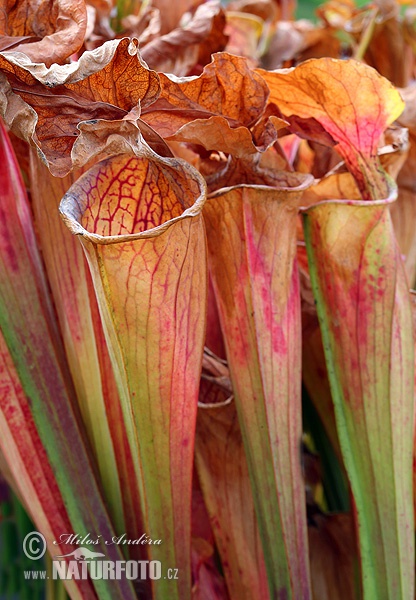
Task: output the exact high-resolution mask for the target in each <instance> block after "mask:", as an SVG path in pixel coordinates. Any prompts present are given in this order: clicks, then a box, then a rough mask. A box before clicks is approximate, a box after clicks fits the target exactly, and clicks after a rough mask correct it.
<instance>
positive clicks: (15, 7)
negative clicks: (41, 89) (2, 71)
mask: <svg viewBox="0 0 416 600" xmlns="http://www.w3.org/2000/svg"><path fill="white" fill-rule="evenodd" d="M2 4H3V5H2V11H4V13H5V15H6V16H5V18H4V19H2V20H0V35H3V38H0V48H1V49H2V50H4V49H6V47H8V48H11V47H12V46H13V51H15V52H24V54H26V55H27V56H28V57H29V58H30V59H31V60H32V61H33V62H34V63H45V64H46V65H47V66H50V65H52V64H53V63H63V62H65V60H66V59H67V58H69V57H70V56H71V54H74V52H77V50H79V48H80V47H81V46H82V43H83V41H84V35H85V31H86V27H87V13H86V9H85V2H83V0H75V2H66V1H65V0H23V2H21V1H19V2H14V1H12V0H7V1H6V2H5V3H2ZM5 5H6V6H5ZM23 36H24V37H26V39H23V40H22V39H19V38H20V37H23ZM14 37H17V41H18V42H22V41H23V42H24V43H18V45H15V43H14V42H15V40H14V39H13V38H14ZM41 38H43V39H41Z"/></svg>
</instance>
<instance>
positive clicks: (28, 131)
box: [0, 38, 159, 176]
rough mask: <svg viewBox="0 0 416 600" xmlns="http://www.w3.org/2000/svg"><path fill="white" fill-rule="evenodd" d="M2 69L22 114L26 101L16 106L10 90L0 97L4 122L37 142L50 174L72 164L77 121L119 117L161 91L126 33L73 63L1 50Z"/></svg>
mask: <svg viewBox="0 0 416 600" xmlns="http://www.w3.org/2000/svg"><path fill="white" fill-rule="evenodd" d="M0 68H1V70H2V71H3V73H4V74H5V76H6V77H7V79H8V81H9V84H10V86H11V89H12V90H13V92H14V93H15V94H17V95H18V96H19V97H20V98H21V99H22V100H23V101H24V102H25V103H26V112H25V113H24V105H22V104H20V106H19V107H18V109H16V107H15V103H13V102H12V101H11V100H13V98H12V99H10V94H9V95H7V94H6V95H5V96H3V97H2V98H0V105H1V108H2V111H3V113H4V114H5V118H6V121H7V123H8V124H9V125H11V128H12V129H14V130H15V133H18V134H19V135H20V137H25V138H26V139H28V140H32V141H33V142H35V144H36V145H37V146H38V148H39V150H40V152H41V153H42V154H43V156H44V158H45V161H46V162H47V163H48V164H49V168H50V169H51V171H52V172H53V174H55V175H60V176H61V175H64V174H66V173H67V172H68V171H69V170H70V169H71V166H72V162H71V152H72V149H73V146H74V144H75V142H76V140H77V136H78V134H79V128H78V125H79V123H80V122H85V121H89V122H90V124H94V123H93V122H94V121H95V120H98V119H100V120H110V121H114V120H122V119H123V118H124V117H125V116H126V115H127V114H128V112H129V111H131V110H133V109H135V108H136V107H137V106H138V104H139V103H140V105H142V106H146V105H147V104H150V103H152V102H153V101H154V100H155V98H157V96H158V93H159V78H158V75H157V74H156V73H155V72H154V71H151V70H149V69H148V68H147V67H146V66H145V65H144V64H143V63H142V62H141V59H140V56H139V54H138V49H137V42H135V41H133V40H132V41H130V40H129V39H127V38H124V39H122V40H112V41H110V42H107V43H105V44H103V46H101V47H100V48H97V49H96V50H93V51H91V52H85V53H84V54H83V55H82V56H81V58H80V60H79V61H78V62H77V63H72V64H69V65H64V66H58V65H55V66H53V67H51V68H49V69H47V68H46V67H45V66H44V65H36V64H33V63H31V62H30V61H28V60H27V59H26V57H24V56H23V55H21V54H16V53H13V52H8V53H3V54H0ZM22 106H23V108H22ZM32 109H33V110H32ZM22 112H23V113H24V114H22ZM136 117H137V115H136ZM84 162H85V161H84Z"/></svg>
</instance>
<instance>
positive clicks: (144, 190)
mask: <svg viewBox="0 0 416 600" xmlns="http://www.w3.org/2000/svg"><path fill="white" fill-rule="evenodd" d="M205 199H206V185H205V181H204V179H203V177H202V176H201V175H200V174H199V173H198V172H197V171H196V170H195V169H194V168H193V167H192V166H191V165H189V164H188V163H186V162H185V161H183V160H180V159H171V158H161V157H157V158H156V157H155V158H154V159H149V157H148V156H146V157H138V156H134V155H125V154H120V155H117V156H113V157H111V158H108V159H106V160H104V161H102V162H100V163H97V164H96V165H94V166H93V167H92V168H91V169H90V170H89V171H88V172H87V173H85V174H84V175H82V176H81V177H80V178H79V179H78V180H77V182H76V183H74V184H73V185H72V186H71V188H70V189H69V190H68V192H67V193H66V194H65V196H64V197H63V199H62V200H61V203H60V207H59V210H60V213H61V216H62V218H63V220H64V221H65V223H66V224H67V226H68V227H69V229H70V230H71V231H72V233H74V234H77V235H81V236H82V237H84V238H86V239H88V240H90V241H91V242H94V243H96V244H113V243H119V242H123V241H133V240H135V239H141V238H151V237H155V236H158V235H160V234H161V233H163V232H164V231H166V230H167V229H168V228H169V227H170V226H171V225H172V224H173V223H175V222H177V221H179V220H181V219H184V218H190V217H195V216H197V215H199V214H200V213H201V211H202V208H203V205H204V202H205Z"/></svg>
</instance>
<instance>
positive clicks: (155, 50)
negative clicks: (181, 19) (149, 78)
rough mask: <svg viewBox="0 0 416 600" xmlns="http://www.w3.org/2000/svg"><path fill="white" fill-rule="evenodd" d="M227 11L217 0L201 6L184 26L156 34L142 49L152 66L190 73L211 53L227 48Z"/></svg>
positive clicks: (202, 63) (207, 59) (163, 69)
mask: <svg viewBox="0 0 416 600" xmlns="http://www.w3.org/2000/svg"><path fill="white" fill-rule="evenodd" d="M224 27H225V14H224V11H223V10H222V9H221V7H220V5H219V3H218V2H217V1H216V0H211V1H210V2H207V3H206V4H202V5H201V6H199V7H198V8H197V10H196V12H195V15H194V16H193V17H192V19H191V20H190V21H189V22H188V23H187V24H186V25H185V26H184V27H180V28H177V29H174V30H173V31H171V32H169V33H167V34H165V35H164V36H162V37H156V38H154V39H153V40H152V41H150V42H149V43H148V44H147V45H145V46H144V48H143V49H142V51H141V52H142V56H143V59H144V60H145V61H146V63H147V64H148V65H149V66H150V68H152V69H157V70H158V71H163V72H166V73H175V75H178V76H183V75H187V74H188V73H189V71H190V70H191V69H192V68H193V67H195V66H196V65H198V64H200V65H202V66H203V65H205V64H206V63H207V62H209V61H210V57H211V54H213V53H214V52H219V51H221V50H224V48H225V45H226V43H227V36H226V35H225V34H224Z"/></svg>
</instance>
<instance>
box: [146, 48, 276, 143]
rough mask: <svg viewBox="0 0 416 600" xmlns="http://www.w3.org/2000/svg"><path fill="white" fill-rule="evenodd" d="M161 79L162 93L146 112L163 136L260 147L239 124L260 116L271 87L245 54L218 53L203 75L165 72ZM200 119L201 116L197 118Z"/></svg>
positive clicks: (249, 123) (251, 122)
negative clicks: (254, 70) (268, 86)
mask: <svg viewBox="0 0 416 600" xmlns="http://www.w3.org/2000/svg"><path fill="white" fill-rule="evenodd" d="M160 82H161V94H160V97H159V99H158V100H157V102H155V103H154V104H153V105H152V106H151V107H150V108H149V109H145V110H144V111H143V114H142V118H143V119H144V120H145V121H146V122H147V123H148V124H149V125H151V126H152V127H153V128H154V129H155V130H156V131H157V132H158V133H159V134H160V135H162V136H163V137H164V138H169V139H177V140H179V139H180V140H182V141H191V140H192V141H193V142H194V143H195V142H197V143H199V144H201V145H203V146H204V147H205V148H209V149H211V148H213V147H214V146H215V149H216V150H221V151H223V152H230V149H231V148H234V151H235V152H238V145H239V144H241V143H243V144H244V147H245V149H244V151H243V153H245V152H248V151H250V152H251V153H252V152H255V151H256V148H255V147H254V144H253V143H252V141H251V140H250V138H251V134H250V133H249V131H248V130H246V131H245V132H244V133H243V132H242V131H239V130H238V128H240V129H241V127H244V128H248V127H250V126H251V125H253V124H254V123H255V122H256V121H257V119H258V118H259V117H260V116H261V115H262V113H263V111H264V108H265V106H266V102H267V98H268V94H269V92H268V88H267V85H266V83H265V82H264V80H263V79H262V78H261V77H260V76H259V75H257V74H256V73H254V72H253V70H252V69H250V66H249V63H248V61H247V60H246V59H244V58H241V57H237V56H232V55H230V54H227V53H225V52H224V53H218V54H215V55H214V57H213V60H212V62H211V63H210V64H209V65H207V66H206V67H205V68H204V71H203V73H202V74H201V75H200V76H199V77H187V78H181V79H180V78H177V77H174V76H173V75H170V76H167V75H164V74H161V75H160ZM196 119H200V120H201V121H199V122H197V123H195V124H193V123H192V121H195V120H196ZM208 120H209V121H208ZM188 124H189V125H188ZM188 136H189V137H188ZM235 144H237V146H235ZM240 153H241V152H240Z"/></svg>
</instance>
